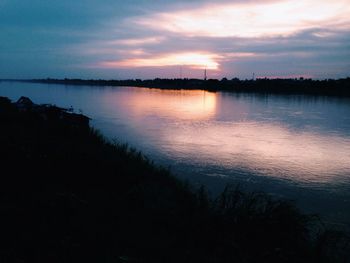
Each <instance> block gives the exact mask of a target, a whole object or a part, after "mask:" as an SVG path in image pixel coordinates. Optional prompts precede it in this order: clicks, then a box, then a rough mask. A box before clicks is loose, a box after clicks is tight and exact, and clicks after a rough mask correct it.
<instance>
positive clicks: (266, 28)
mask: <svg viewBox="0 0 350 263" xmlns="http://www.w3.org/2000/svg"><path fill="white" fill-rule="evenodd" d="M349 13H350V5H349V1H348V0H338V1H336V2H335V1H330V0H306V1H298V2H296V1H292V0H282V1H278V2H264V1H263V2H253V3H252V2H248V3H233V4H208V5H204V6H202V7H199V8H196V9H193V10H181V11H175V12H163V13H158V14H153V15H150V16H144V17H139V18H136V19H135V21H136V23H137V24H139V25H141V26H146V27H150V28H152V29H159V30H165V31H170V32H175V33H178V34H182V35H187V36H192V37H194V36H209V37H229V36H237V37H271V36H290V35H292V34H295V33H298V32H300V31H303V30H306V29H310V28H318V27H333V28H339V29H340V28H342V29H350V26H349V22H350V17H349Z"/></svg>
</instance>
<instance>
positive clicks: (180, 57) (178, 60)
mask: <svg viewBox="0 0 350 263" xmlns="http://www.w3.org/2000/svg"><path fill="white" fill-rule="evenodd" d="M219 58H220V57H219V56H218V55H216V54H210V53H201V52H196V53H175V54H166V55H163V56H159V57H152V58H131V59H125V60H121V61H104V62H101V63H100V64H99V65H98V66H101V67H106V68H119V67H131V68H132V67H164V66H181V65H183V66H189V67H192V68H197V69H198V68H200V69H204V68H208V69H212V70H217V69H218V67H219V63H218V62H217V59H219Z"/></svg>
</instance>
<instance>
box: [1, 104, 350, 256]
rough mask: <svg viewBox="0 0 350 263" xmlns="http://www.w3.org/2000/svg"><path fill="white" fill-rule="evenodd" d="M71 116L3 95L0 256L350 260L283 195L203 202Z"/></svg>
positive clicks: (332, 236) (344, 243) (232, 192)
mask: <svg viewBox="0 0 350 263" xmlns="http://www.w3.org/2000/svg"><path fill="white" fill-rule="evenodd" d="M69 114H71V113H69V112H67V111H65V110H63V109H60V108H57V107H53V106H49V105H43V106H38V105H34V104H31V102H30V101H29V100H27V99H24V98H22V99H21V100H20V102H19V103H17V104H16V103H11V102H10V101H9V100H8V99H6V98H0V127H1V129H0V158H1V176H0V222H1V223H0V242H1V243H0V262H2V263H3V262H6V263H7V262H36V263H40V262H45V263H46V262H63V263H65V262H98V263H101V262H177V263H179V262H308V263H309V262H348V261H347V260H349V251H350V250H348V248H349V244H348V239H347V238H346V237H345V235H343V234H341V233H339V232H334V231H328V230H325V229H324V228H323V227H322V224H321V223H319V221H318V220H317V219H316V217H313V216H308V215H304V214H302V213H301V212H299V211H298V209H297V208H296V207H295V206H294V205H293V204H292V203H290V202H288V201H283V200H273V199H271V198H270V197H269V196H267V195H265V194H262V193H245V192H242V191H241V190H239V189H236V188H230V187H228V188H227V189H226V190H225V191H224V192H223V193H222V194H221V195H220V196H219V197H218V198H216V199H214V200H211V199H209V198H208V195H207V194H206V191H205V190H204V189H203V188H201V189H199V190H196V191H193V190H191V188H190V187H189V186H188V185H187V184H185V183H183V182H181V181H179V180H177V179H176V178H174V177H172V176H171V175H170V173H169V171H167V170H165V169H162V168H160V167H157V166H155V165H153V164H152V163H151V162H150V161H149V160H148V159H147V158H145V157H144V156H143V155H142V154H140V153H138V152H136V151H134V150H132V149H129V148H128V147H126V146H125V145H114V144H111V143H109V142H107V141H106V140H105V139H104V138H103V137H102V136H100V135H99V134H98V133H97V132H96V131H94V130H93V129H91V128H90V127H89V125H88V119H87V118H85V117H84V116H81V115H77V114H73V115H69Z"/></svg>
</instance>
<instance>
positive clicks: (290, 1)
mask: <svg viewBox="0 0 350 263" xmlns="http://www.w3.org/2000/svg"><path fill="white" fill-rule="evenodd" d="M349 14H350V0H303V1H295V0H230V1H228V0H218V1H209V0H192V1H191V0H178V1H175V0H152V1H151V0H148V1H147V0H127V1H126V0H123V1H121V0H76V1H72V0H60V1H57V0H0V78H47V77H51V78H66V77H67V78H84V79H99V78H102V79H130V78H132V79H136V78H141V79H149V78H156V77H160V78H203V75H204V70H205V69H206V70H207V75H208V78H219V79H220V78H223V77H226V78H229V79H231V78H235V77H238V78H240V79H250V78H252V75H253V74H255V76H256V77H268V78H277V77H279V78H289V77H291V78H299V77H306V78H314V79H327V78H343V77H349V76H350V15H349Z"/></svg>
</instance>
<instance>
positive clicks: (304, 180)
mask: <svg viewBox="0 0 350 263" xmlns="http://www.w3.org/2000/svg"><path fill="white" fill-rule="evenodd" d="M0 96H6V97H9V98H10V99H12V100H17V99H18V98H19V97H20V96H27V97H29V98H31V99H32V100H33V102H35V103H51V104H56V105H57V106H62V107H67V108H68V107H70V106H73V108H74V109H75V111H76V112H82V113H83V114H86V115H88V116H90V117H91V118H92V123H91V124H92V125H93V126H94V127H96V128H97V129H99V130H101V131H102V133H103V134H104V135H106V136H107V137H108V138H110V139H116V140H118V141H119V142H127V143H129V145H131V146H133V147H135V148H137V149H138V150H141V151H142V152H143V153H145V154H146V155H147V156H148V157H150V158H151V159H153V160H154V161H155V162H156V163H158V164H161V165H165V166H169V167H170V168H171V170H172V171H173V172H174V173H175V174H176V175H177V176H178V177H180V178H185V179H187V180H189V181H190V182H192V183H193V184H194V185H199V184H204V185H206V186H207V187H208V189H209V190H210V191H211V192H212V193H213V195H215V194H216V193H218V192H219V191H221V190H222V189H223V187H224V185H226V184H227V183H232V184H237V183H238V184H240V185H241V186H242V188H245V189H248V190H263V191H266V192H268V193H270V194H272V195H274V196H277V197H283V198H288V199H294V200H296V202H297V204H298V205H299V206H300V207H301V208H302V209H304V210H305V211H307V212H311V213H319V214H321V215H322V216H323V217H324V218H325V220H326V221H327V222H329V223H332V224H338V225H343V226H344V225H345V226H348V227H349V226H350V99H349V98H326V97H310V96H278V95H257V94H234V93H225V92H216V93H212V92H207V91H202V90H193V91H184V90H159V89H147V88H134V87H87V86H69V85H67V86H65V85H53V84H49V85H48V84H33V83H20V82H0Z"/></svg>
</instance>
